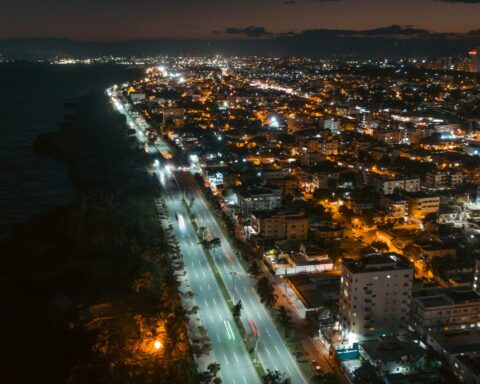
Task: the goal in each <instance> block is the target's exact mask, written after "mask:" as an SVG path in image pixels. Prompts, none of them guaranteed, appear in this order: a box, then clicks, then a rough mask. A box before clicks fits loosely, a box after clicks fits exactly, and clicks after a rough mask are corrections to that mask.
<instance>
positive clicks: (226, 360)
mask: <svg viewBox="0 0 480 384" xmlns="http://www.w3.org/2000/svg"><path fill="white" fill-rule="evenodd" d="M223 357H225V362H226V363H227V365H230V364H228V359H227V355H223Z"/></svg>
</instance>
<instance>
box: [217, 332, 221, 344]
mask: <svg viewBox="0 0 480 384" xmlns="http://www.w3.org/2000/svg"><path fill="white" fill-rule="evenodd" d="M217 339H218V342H220V336H218V333H217Z"/></svg>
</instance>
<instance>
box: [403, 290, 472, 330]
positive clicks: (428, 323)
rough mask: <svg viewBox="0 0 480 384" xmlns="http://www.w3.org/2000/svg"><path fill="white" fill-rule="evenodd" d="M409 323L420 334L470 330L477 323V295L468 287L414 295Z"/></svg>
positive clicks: (429, 291) (421, 292)
mask: <svg viewBox="0 0 480 384" xmlns="http://www.w3.org/2000/svg"><path fill="white" fill-rule="evenodd" d="M411 322H412V325H413V327H414V328H415V329H416V330H417V331H418V332H419V333H420V334H422V335H424V334H428V333H430V332H439V331H444V330H458V329H472V328H476V327H478V324H479V322H480V295H479V294H478V293H477V292H475V291H473V290H472V289H470V288H463V287H462V288H458V287H447V288H429V289H422V290H420V291H416V292H414V293H413V298H412V307H411Z"/></svg>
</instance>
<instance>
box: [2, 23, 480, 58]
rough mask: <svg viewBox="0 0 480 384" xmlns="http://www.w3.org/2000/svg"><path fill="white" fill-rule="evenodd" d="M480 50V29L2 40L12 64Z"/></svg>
mask: <svg viewBox="0 0 480 384" xmlns="http://www.w3.org/2000/svg"><path fill="white" fill-rule="evenodd" d="M477 46H480V32H479V30H474V31H471V32H469V33H467V34H453V33H435V32H429V31H426V30H423V29H413V28H409V27H401V26H390V27H384V28H376V29H370V30H362V31H355V30H329V29H313V30H306V31H303V32H300V33H285V34H272V35H268V37H266V38H241V37H240V38H231V39H224V40H221V39H220V40H219V39H217V40H198V39H151V40H134V41H124V42H88V41H75V40H70V39H64V38H45V39H40V38H23V39H5V40H0V54H1V55H2V57H3V58H8V59H26V60H28V59H39V58H51V57H55V56H74V57H85V56H98V55H118V56H130V55H156V54H182V53H183V54H194V55H204V54H205V55H209V54H223V55H262V56H308V57H317V58H333V57H345V56H349V57H389V58H397V57H406V56H408V57H432V56H450V55H465V54H466V52H468V51H469V50H470V49H472V48H474V47H477Z"/></svg>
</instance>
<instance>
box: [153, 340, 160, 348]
mask: <svg viewBox="0 0 480 384" xmlns="http://www.w3.org/2000/svg"><path fill="white" fill-rule="evenodd" d="M153 348H155V350H157V351H158V350H159V349H160V348H162V343H161V342H160V341H158V340H155V341H154V343H153Z"/></svg>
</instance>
